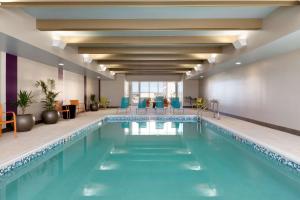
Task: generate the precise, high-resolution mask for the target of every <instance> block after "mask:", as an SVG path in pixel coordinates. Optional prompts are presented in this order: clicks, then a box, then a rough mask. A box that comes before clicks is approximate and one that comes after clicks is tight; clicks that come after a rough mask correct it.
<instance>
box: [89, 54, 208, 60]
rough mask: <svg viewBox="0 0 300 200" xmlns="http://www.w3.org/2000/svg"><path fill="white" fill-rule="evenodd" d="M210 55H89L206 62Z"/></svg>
mask: <svg viewBox="0 0 300 200" xmlns="http://www.w3.org/2000/svg"><path fill="white" fill-rule="evenodd" d="M210 55H211V54H91V55H90V57H91V58H92V59H93V60H147V61H149V60H195V59H198V60H206V59H208V58H209V56H210Z"/></svg>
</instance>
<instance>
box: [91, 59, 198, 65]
mask: <svg viewBox="0 0 300 200" xmlns="http://www.w3.org/2000/svg"><path fill="white" fill-rule="evenodd" d="M97 62H98V64H108V65H109V64H117V65H123V64H124V65H181V64H202V63H204V60H198V59H195V60H98V61H97Z"/></svg>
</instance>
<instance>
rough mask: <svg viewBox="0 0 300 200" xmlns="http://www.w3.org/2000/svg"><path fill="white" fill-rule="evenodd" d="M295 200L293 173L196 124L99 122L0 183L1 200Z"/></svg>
mask: <svg viewBox="0 0 300 200" xmlns="http://www.w3.org/2000/svg"><path fill="white" fill-rule="evenodd" d="M299 197H300V179H299V174H298V173H297V172H293V170H291V169H288V168H286V167H284V166H282V165H281V164H279V163H277V162H276V161H274V160H272V159H268V158H267V157H266V156H265V155H263V154H262V153H260V152H257V151H255V150H253V148H252V147H251V146H249V145H246V144H244V143H242V142H240V141H238V140H234V139H232V137H228V136H226V135H224V134H223V133H220V131H219V129H218V128H215V127H214V126H213V125H211V124H210V123H208V122H203V123H202V124H201V123H199V122H198V121H197V120H190V121H176V120H172V121H170V120H163V121H162V120H138V121H136V120H133V121H132V120H105V121H103V122H100V123H98V124H97V125H94V126H93V127H92V128H89V129H87V130H84V131H82V132H81V133H80V134H79V135H77V136H76V137H74V138H73V139H72V140H70V141H69V142H66V143H64V144H63V145H57V146H56V147H55V148H53V150H51V151H49V152H48V153H46V154H44V155H43V156H40V157H39V158H37V159H34V160H33V161H31V162H30V163H28V164H25V165H24V166H22V167H18V168H17V169H15V170H12V171H11V172H8V173H6V174H5V175H3V176H2V177H0V199H1V200H54V199H55V200H83V199H91V200H92V199H105V200H137V199H142V200H183V199H185V200H193V199H195V200H196V199H218V200H240V199H243V200H253V199H264V200H277V199H278V200H280V199H285V200H294V199H295V200H298V199H299Z"/></svg>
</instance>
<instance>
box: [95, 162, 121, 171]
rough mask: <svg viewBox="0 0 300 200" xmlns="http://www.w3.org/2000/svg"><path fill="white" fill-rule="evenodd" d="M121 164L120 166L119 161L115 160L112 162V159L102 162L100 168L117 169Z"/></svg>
mask: <svg viewBox="0 0 300 200" xmlns="http://www.w3.org/2000/svg"><path fill="white" fill-rule="evenodd" d="M118 167H119V166H118V164H117V163H115V162H112V161H106V162H104V163H102V164H101V165H100V168H99V169H100V170H103V171H105V170H115V169H117V168H118Z"/></svg>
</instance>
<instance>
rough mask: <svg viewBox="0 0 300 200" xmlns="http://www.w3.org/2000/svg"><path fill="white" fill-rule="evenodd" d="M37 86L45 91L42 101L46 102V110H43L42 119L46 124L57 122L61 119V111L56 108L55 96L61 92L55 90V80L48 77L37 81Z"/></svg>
mask: <svg viewBox="0 0 300 200" xmlns="http://www.w3.org/2000/svg"><path fill="white" fill-rule="evenodd" d="M35 86H36V87H40V88H41V89H42V92H43V93H44V99H42V101H41V102H42V103H43V104H44V109H45V110H44V111H43V112H42V119H43V121H44V123H45V124H55V123H57V121H58V119H59V113H58V112H57V111H56V110H55V98H56V97H57V95H58V94H59V92H55V91H54V89H55V80H53V79H48V80H47V82H45V81H42V80H40V81H37V82H36V84H35Z"/></svg>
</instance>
